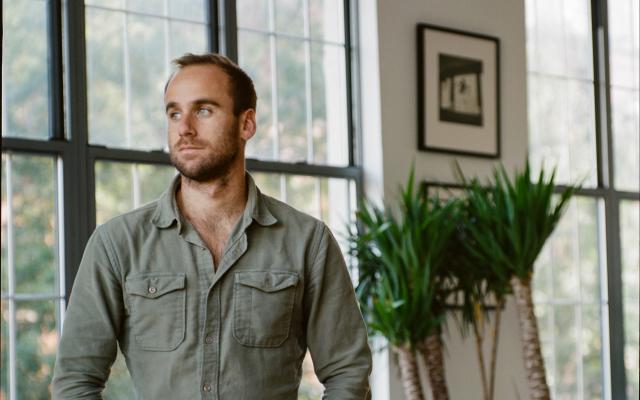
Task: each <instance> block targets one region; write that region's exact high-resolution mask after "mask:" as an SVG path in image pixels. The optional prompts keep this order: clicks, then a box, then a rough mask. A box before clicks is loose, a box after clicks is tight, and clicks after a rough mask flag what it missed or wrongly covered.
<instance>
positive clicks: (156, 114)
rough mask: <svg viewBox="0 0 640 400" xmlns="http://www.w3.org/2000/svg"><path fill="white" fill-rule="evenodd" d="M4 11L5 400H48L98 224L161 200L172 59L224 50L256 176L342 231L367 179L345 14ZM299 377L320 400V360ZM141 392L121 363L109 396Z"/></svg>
mask: <svg viewBox="0 0 640 400" xmlns="http://www.w3.org/2000/svg"><path fill="white" fill-rule="evenodd" d="M2 7H3V9H2V11H3V13H2V18H3V54H4V55H5V57H3V61H2V76H3V79H2V304H1V309H2V344H1V346H2V370H1V374H2V379H1V387H0V397H2V398H6V399H16V398H46V397H49V394H48V390H49V387H48V386H49V383H50V380H51V375H52V373H53V365H54V361H55V353H56V347H57V340H58V338H59V335H60V332H61V330H62V321H63V319H64V317H63V316H64V309H65V301H66V299H67V298H68V296H69V293H70V290H71V287H72V283H73V279H74V277H75V273H76V270H77V267H78V265H79V262H80V259H81V256H82V252H83V250H84V245H85V243H86V240H87V239H88V237H89V235H90V234H91V232H92V231H93V229H94V227H95V226H96V224H100V223H103V222H104V221H106V220H107V219H109V218H111V217H113V216H115V215H117V214H120V213H123V212H126V211H127V210H129V209H132V208H135V207H138V206H139V205H142V204H144V203H146V202H149V201H151V200H153V199H154V198H156V197H157V196H158V195H159V194H160V193H161V192H162V191H163V190H165V188H166V187H167V185H168V183H169V181H170V180H171V178H172V177H173V176H174V174H175V170H174V168H173V167H172V166H171V164H170V161H169V157H168V154H167V153H166V151H167V149H166V144H165V141H166V137H165V135H166V134H165V132H166V126H165V120H164V112H163V108H162V93H163V88H164V84H165V81H166V79H167V77H168V76H169V74H170V71H171V69H170V68H171V66H170V60H171V59H173V58H175V57H177V56H179V55H181V54H183V53H185V52H203V51H207V50H211V51H217V50H218V49H224V52H225V53H226V54H227V55H228V56H229V57H231V58H232V59H235V60H236V61H238V62H239V64H240V65H241V66H242V67H243V68H244V69H245V70H247V71H248V72H249V74H250V75H251V76H252V78H253V79H254V81H255V84H256V86H257V90H258V97H259V101H258V133H257V134H256V137H255V138H254V139H253V140H252V141H250V144H249V148H248V157H249V159H248V161H247V166H248V169H249V170H250V171H251V172H252V173H253V175H254V177H255V179H256V181H257V182H258V185H259V186H260V187H261V188H262V189H263V190H264V191H265V192H266V193H267V194H271V195H273V196H275V197H277V198H280V199H283V200H285V201H287V202H289V203H290V204H293V205H294V206H296V207H298V208H300V209H302V210H303V211H306V212H308V213H310V214H312V215H314V216H316V217H318V218H321V219H323V220H324V221H325V222H326V223H327V224H328V225H329V226H330V227H331V228H332V229H333V230H334V231H340V230H342V229H343V228H344V225H345V223H346V221H347V220H348V218H349V217H350V215H351V212H352V210H353V209H354V207H355V198H356V193H357V190H358V189H359V185H360V179H361V178H360V177H361V171H360V168H359V167H358V166H357V165H356V164H355V161H354V160H355V159H356V158H357V157H356V151H355V148H354V142H355V140H354V137H355V130H356V129H355V126H356V125H357V121H356V120H355V118H354V117H353V111H352V110H353V108H354V104H356V101H355V99H353V98H352V93H353V91H352V88H351V85H352V81H353V80H352V77H351V70H352V63H353V61H352V58H353V57H352V48H351V44H350V43H351V38H350V32H351V30H350V19H349V15H350V13H349V8H350V2H349V1H348V0H334V1H328V0H294V1H292V0H268V1H267V0H264V1H257V0H256V1H253V2H250V1H248V0H237V1H233V0H226V1H222V0H221V1H214V0H181V1H168V0H164V1H150V0H144V1H137V0H136V1H134V0H85V2H84V6H83V7H78V6H76V5H74V6H71V5H67V2H58V1H44V0H16V1H10V2H3V5H2ZM236 15H237V18H236ZM292 21H293V22H292ZM337 236H338V237H340V235H339V234H338V235H337ZM303 369H304V374H303V375H304V377H303V382H302V385H301V390H300V396H301V398H305V399H307V398H309V399H311V398H318V397H319V396H320V395H321V393H322V387H321V385H320V384H319V382H317V379H316V378H315V376H314V374H313V370H312V366H311V360H310V359H309V358H308V357H307V359H306V360H305V362H304V366H303ZM132 390H133V389H132V385H131V382H130V378H129V376H128V372H127V370H126V367H125V365H124V360H123V357H122V356H121V355H119V357H118V359H117V361H116V364H115V365H114V368H113V370H112V375H111V378H110V380H109V382H108V384H107V389H106V391H105V397H106V398H128V397H131V396H132Z"/></svg>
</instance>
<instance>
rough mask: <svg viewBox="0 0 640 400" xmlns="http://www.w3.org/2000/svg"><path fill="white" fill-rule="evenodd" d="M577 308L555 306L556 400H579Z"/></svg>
mask: <svg viewBox="0 0 640 400" xmlns="http://www.w3.org/2000/svg"><path fill="white" fill-rule="evenodd" d="M576 312H577V306H572V305H569V306H556V307H555V312H554V317H555V318H554V321H555V336H554V340H555V364H556V368H555V379H554V381H555V382H554V383H555V387H554V391H555V393H556V395H555V396H552V397H553V398H554V399H557V400H574V399H578V398H580V394H579V391H578V375H579V374H578V368H579V367H578V346H579V343H578V336H577V320H576Z"/></svg>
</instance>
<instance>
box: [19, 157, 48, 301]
mask: <svg viewBox="0 0 640 400" xmlns="http://www.w3.org/2000/svg"><path fill="white" fill-rule="evenodd" d="M10 162H11V171H12V176H10V177H9V179H11V185H12V189H13V191H12V198H11V207H12V209H13V233H14V236H13V237H14V250H15V254H14V265H15V282H16V293H50V294H54V293H56V276H57V273H56V271H57V268H56V266H57V261H56V247H57V246H56V241H57V215H56V208H55V204H56V190H55V187H56V182H55V176H56V174H55V172H56V171H55V164H54V162H55V160H54V159H53V158H51V157H39V156H25V155H15V154H14V155H12V156H11V161H10Z"/></svg>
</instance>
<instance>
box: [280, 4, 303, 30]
mask: <svg viewBox="0 0 640 400" xmlns="http://www.w3.org/2000/svg"><path fill="white" fill-rule="evenodd" d="M304 1H305V0H273V4H274V8H275V14H276V31H277V32H280V33H287V34H290V35H297V36H304V34H305V32H304V20H305V15H304V14H305V10H304Z"/></svg>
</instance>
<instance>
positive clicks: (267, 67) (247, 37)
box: [238, 30, 278, 159]
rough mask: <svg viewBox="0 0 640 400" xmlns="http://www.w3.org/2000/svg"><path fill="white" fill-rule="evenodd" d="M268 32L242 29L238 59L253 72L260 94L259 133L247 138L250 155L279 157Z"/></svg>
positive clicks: (255, 84)
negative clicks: (276, 146) (276, 141)
mask: <svg viewBox="0 0 640 400" xmlns="http://www.w3.org/2000/svg"><path fill="white" fill-rule="evenodd" d="M270 47H271V46H270V38H269V36H268V35H264V34H260V33H252V32H245V31H242V30H240V31H238V61H239V64H240V66H242V68H244V70H245V71H246V72H247V74H249V76H251V78H252V79H253V84H254V86H255V88H256V93H257V95H258V107H257V108H258V109H257V116H256V123H257V125H258V129H257V132H256V134H255V135H254V136H253V137H252V138H251V140H249V141H248V142H247V149H246V154H247V157H248V158H256V159H274V158H275V159H277V157H278V155H277V153H276V152H275V148H274V147H275V133H276V132H275V129H274V125H273V104H272V98H271V96H272V94H273V93H272V89H271V81H272V79H271V73H272V70H271V62H272V60H271V52H270Z"/></svg>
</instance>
